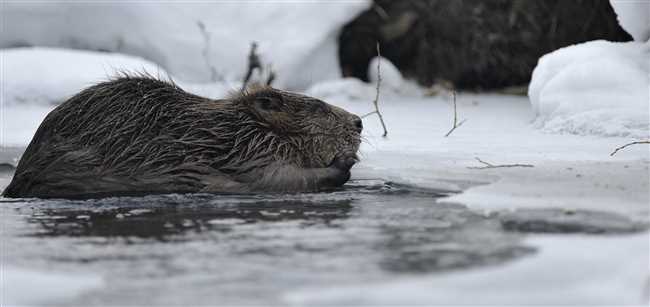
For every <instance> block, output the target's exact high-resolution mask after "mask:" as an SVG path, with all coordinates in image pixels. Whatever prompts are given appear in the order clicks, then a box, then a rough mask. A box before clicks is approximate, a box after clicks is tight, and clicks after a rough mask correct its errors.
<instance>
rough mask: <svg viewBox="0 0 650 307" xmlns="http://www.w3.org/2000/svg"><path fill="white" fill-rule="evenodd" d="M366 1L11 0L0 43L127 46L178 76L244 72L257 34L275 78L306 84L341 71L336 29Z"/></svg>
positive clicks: (279, 82)
mask: <svg viewBox="0 0 650 307" xmlns="http://www.w3.org/2000/svg"><path fill="white" fill-rule="evenodd" d="M368 6H369V1H367V0H358V1H350V0H348V1H332V2H324V1H322V2H321V1H319V2H311V1H288V2H278V1H239V2H237V1H208V2H194V3H185V2H183V3H180V2H178V3H173V2H157V3H155V5H152V3H149V2H146V1H144V2H143V1H138V2H117V1H102V2H93V3H91V2H57V3H43V2H9V3H6V4H4V5H3V8H2V10H3V14H2V16H3V25H4V28H3V31H2V36H0V48H7V47H16V46H55V47H66V48H74V49H86V50H104V51H111V52H118V53H124V54H132V55H137V56H140V57H143V58H145V59H148V60H150V61H152V62H155V63H157V64H159V65H160V66H162V67H164V68H165V69H166V70H167V71H169V72H170V73H171V74H172V75H174V76H175V77H176V78H179V79H182V80H185V81H188V82H205V81H218V80H241V79H242V77H243V75H244V73H245V72H246V68H247V61H248V60H247V59H248V53H249V50H250V45H251V42H252V41H256V42H257V43H258V52H259V54H260V55H261V57H262V62H264V63H266V64H272V66H273V69H274V70H275V71H276V72H277V79H276V83H275V84H274V85H276V86H278V87H285V88H290V89H304V88H307V87H308V86H309V84H310V83H311V81H321V80H327V79H332V78H336V77H339V76H340V68H339V65H338V58H337V37H338V32H339V30H340V28H341V27H342V25H344V24H345V23H347V22H348V21H350V20H351V19H352V18H354V17H355V16H356V15H357V14H359V13H360V12H361V11H363V10H365V9H366V8H367V7H368ZM200 25H202V27H203V30H202V29H201V28H202V27H201V26H200ZM204 55H205V56H204ZM213 71H214V72H215V73H213ZM215 78H216V79H215Z"/></svg>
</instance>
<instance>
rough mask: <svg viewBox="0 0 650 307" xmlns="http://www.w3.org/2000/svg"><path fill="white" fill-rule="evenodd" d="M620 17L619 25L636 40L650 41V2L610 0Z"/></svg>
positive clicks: (646, 0) (645, 0) (641, 0)
mask: <svg viewBox="0 0 650 307" xmlns="http://www.w3.org/2000/svg"><path fill="white" fill-rule="evenodd" d="M609 2H610V3H611V5H612V7H613V8H614V11H615V12H616V15H618V23H619V24H620V25H621V27H623V29H625V31H627V33H630V35H632V37H633V38H634V40H636V41H639V42H645V41H648V40H649V39H650V1H648V0H610V1H609Z"/></svg>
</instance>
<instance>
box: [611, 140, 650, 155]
mask: <svg viewBox="0 0 650 307" xmlns="http://www.w3.org/2000/svg"><path fill="white" fill-rule="evenodd" d="M639 144H650V140H647V141H636V142H632V143H627V144H625V145H623V146H621V147H618V148H616V149H614V151H613V152H612V153H611V154H609V155H610V156H614V155H615V154H616V153H617V152H618V151H619V150H621V149H624V148H626V147H628V146H632V145H639Z"/></svg>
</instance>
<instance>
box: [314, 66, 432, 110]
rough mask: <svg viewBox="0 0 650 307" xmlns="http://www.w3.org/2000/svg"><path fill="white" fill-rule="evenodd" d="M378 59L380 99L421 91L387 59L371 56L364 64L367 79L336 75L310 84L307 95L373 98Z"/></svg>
mask: <svg viewBox="0 0 650 307" xmlns="http://www.w3.org/2000/svg"><path fill="white" fill-rule="evenodd" d="M378 62H379V63H380V67H379V70H380V72H381V83H380V84H379V93H380V100H381V99H382V98H385V97H392V98H397V97H421V96H422V95H423V94H424V91H423V89H422V88H420V87H419V86H418V85H417V84H416V83H415V82H413V81H410V80H406V79H404V77H402V74H401V73H400V71H399V70H398V69H397V67H395V65H393V63H391V62H390V61H389V60H388V59H386V58H383V57H374V58H373V59H372V60H371V61H370V64H369V65H368V76H369V79H370V82H369V83H366V82H363V81H361V80H359V79H356V78H342V79H341V78H337V79H333V80H326V81H322V82H317V83H315V84H313V85H312V86H311V87H309V88H308V89H307V90H306V94H307V95H311V96H314V97H317V98H321V99H333V100H363V101H373V100H374V99H375V97H376V95H377V81H378V75H377V63H378Z"/></svg>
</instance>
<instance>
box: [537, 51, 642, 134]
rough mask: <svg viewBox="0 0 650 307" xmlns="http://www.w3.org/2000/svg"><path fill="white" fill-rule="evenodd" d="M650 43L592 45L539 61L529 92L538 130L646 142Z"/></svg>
mask: <svg viewBox="0 0 650 307" xmlns="http://www.w3.org/2000/svg"><path fill="white" fill-rule="evenodd" d="M649 79H650V43H646V44H643V43H637V42H628V43H613V42H607V41H593V42H587V43H584V44H579V45H574V46H569V47H566V48H562V49H559V50H556V51H554V52H552V53H549V54H547V55H545V56H543V57H542V58H541V59H540V60H539V62H538V65H537V67H536V68H535V70H534V71H533V76H532V81H531V84H530V87H529V90H528V95H529V97H530V100H531V103H532V106H533V110H534V111H535V114H536V116H537V119H536V122H535V123H536V126H538V127H539V128H542V129H543V130H546V131H549V132H555V133H572V134H580V135H601V136H622V137H630V138H647V137H648V136H649V135H650V97H649V95H650V81H649Z"/></svg>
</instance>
